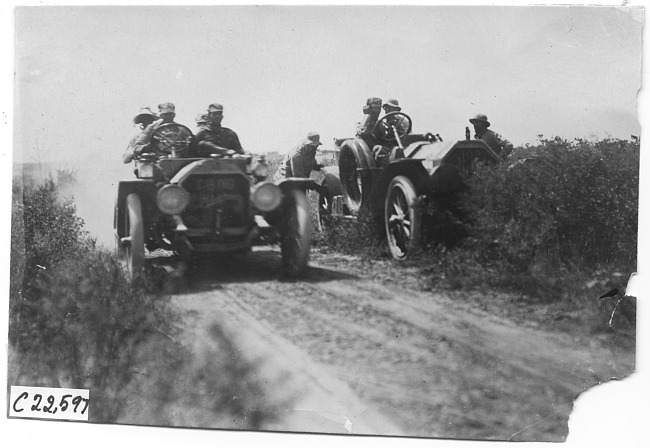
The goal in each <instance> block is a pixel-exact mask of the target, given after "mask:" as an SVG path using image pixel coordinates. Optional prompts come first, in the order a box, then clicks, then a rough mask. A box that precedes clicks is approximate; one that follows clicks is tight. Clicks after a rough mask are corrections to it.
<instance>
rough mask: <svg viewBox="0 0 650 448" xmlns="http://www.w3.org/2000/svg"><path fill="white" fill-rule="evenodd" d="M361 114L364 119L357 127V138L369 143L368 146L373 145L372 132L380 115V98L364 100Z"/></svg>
mask: <svg viewBox="0 0 650 448" xmlns="http://www.w3.org/2000/svg"><path fill="white" fill-rule="evenodd" d="M363 114H364V115H365V116H366V118H365V119H364V120H363V122H361V123H359V126H358V127H357V137H359V138H361V139H363V140H366V141H369V140H371V142H369V145H370V144H372V143H374V138H373V136H372V130H373V128H374V127H375V125H376V124H377V121H378V120H379V114H381V98H376V97H371V98H368V99H367V100H366V105H365V106H363Z"/></svg>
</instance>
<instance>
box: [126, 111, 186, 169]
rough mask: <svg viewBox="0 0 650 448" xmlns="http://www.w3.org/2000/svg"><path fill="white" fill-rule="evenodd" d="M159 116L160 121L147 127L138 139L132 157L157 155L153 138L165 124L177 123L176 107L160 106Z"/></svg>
mask: <svg viewBox="0 0 650 448" xmlns="http://www.w3.org/2000/svg"><path fill="white" fill-rule="evenodd" d="M158 115H159V116H160V119H159V120H156V121H154V122H153V123H151V124H150V125H149V126H147V127H146V128H145V129H144V131H142V133H141V134H140V135H139V136H138V138H137V139H136V141H135V143H134V145H133V152H132V156H139V155H140V154H142V153H143V152H153V153H157V151H156V148H153V147H152V145H150V144H151V136H152V135H153V133H154V132H155V131H156V129H158V128H159V127H160V126H162V125H163V124H165V123H175V121H174V118H175V117H176V106H174V104H173V103H161V104H159V105H158ZM127 163H128V162H127Z"/></svg>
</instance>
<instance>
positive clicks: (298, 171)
mask: <svg viewBox="0 0 650 448" xmlns="http://www.w3.org/2000/svg"><path fill="white" fill-rule="evenodd" d="M320 145H322V143H321V141H320V135H319V134H317V133H316V132H310V133H309V134H307V138H306V139H305V140H303V141H302V142H300V143H299V144H298V145H297V146H296V147H294V148H293V149H292V150H291V151H289V152H288V153H287V154H286V155H285V156H284V158H283V159H282V162H280V166H279V167H278V170H277V171H276V172H275V175H274V177H273V179H274V180H282V179H286V178H287V177H303V178H308V177H309V175H310V174H311V172H312V170H313V171H320V169H321V168H322V167H323V165H320V164H318V163H316V150H317V149H318V147H319V146H320Z"/></svg>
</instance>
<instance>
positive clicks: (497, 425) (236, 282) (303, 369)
mask: <svg viewBox="0 0 650 448" xmlns="http://www.w3.org/2000/svg"><path fill="white" fill-rule="evenodd" d="M256 255H257V254H253V256H252V257H251V258H253V259H252V260H250V259H249V261H247V263H248V264H247V265H246V266H243V267H242V269H244V270H247V271H248V272H249V274H250V275H248V276H247V274H244V273H242V272H241V271H238V274H237V275H236V276H235V278H232V277H227V274H228V273H226V274H225V276H222V275H220V274H217V277H216V279H217V283H215V279H214V278H199V279H198V281H197V282H196V284H195V285H194V286H195V287H196V286H198V289H203V290H204V291H202V292H196V293H192V294H187V295H184V296H183V297H182V302H183V307H184V308H186V309H194V310H196V311H198V312H199V313H200V314H201V315H202V316H203V317H202V318H201V319H202V322H203V324H201V323H197V325H198V326H201V325H207V322H221V323H222V324H223V325H225V326H227V327H228V328H230V329H231V331H233V333H235V334H237V340H238V341H240V342H239V343H240V344H241V346H242V356H243V355H245V356H249V357H250V356H253V357H255V358H257V359H258V361H259V363H260V365H261V366H263V369H262V371H264V372H265V374H266V375H269V376H270V377H271V376H275V377H277V378H279V377H282V376H283V375H284V376H287V375H288V376H289V377H291V378H292V379H291V380H290V381H289V382H288V383H287V382H286V381H285V385H286V384H293V386H294V387H291V386H286V387H287V390H286V394H285V395H291V394H293V395H295V396H298V397H303V400H302V403H303V404H299V405H298V406H297V407H295V408H294V409H293V411H291V412H287V413H286V416H285V417H286V418H285V419H284V420H283V423H281V424H279V426H278V428H282V429H281V430H292V431H306V432H340V431H341V430H342V428H343V429H345V431H347V432H349V425H350V424H351V425H352V428H353V430H354V432H355V433H370V434H398V433H400V432H401V433H404V434H407V435H410V436H423V437H454V438H457V437H463V438H479V439H509V438H512V440H537V441H542V440H549V441H551V440H552V441H560V440H564V438H565V437H566V434H567V432H568V427H567V420H568V415H569V413H570V411H571V409H572V407H573V399H574V397H575V396H576V395H578V394H579V393H580V392H581V391H582V390H584V389H585V388H586V387H589V386H590V385H593V384H597V383H599V382H602V381H606V380H608V379H610V378H612V377H623V376H625V374H627V373H628V372H629V371H630V370H631V368H632V366H633V359H630V358H629V356H626V355H618V354H614V353H611V351H608V350H606V349H603V348H600V347H598V346H597V345H594V344H589V343H585V342H584V341H576V340H574V339H573V338H571V337H570V336H568V335H556V334H551V333H547V332H544V331H542V330H537V329H532V328H522V327H520V326H518V325H516V324H514V323H513V322H511V321H508V320H505V319H502V318H500V317H497V316H493V315H489V314H486V313H484V312H481V311H475V310H472V309H470V308H469V307H468V306H466V305H464V304H462V303H457V302H454V301H453V300H452V299H451V298H450V297H449V296H448V295H445V294H435V293H422V292H418V291H412V290H408V289H405V288H402V287H397V286H393V285H385V284H380V283H378V282H376V281H374V280H368V279H364V278H362V277H360V276H358V275H354V274H353V272H354V269H349V270H348V269H341V268H340V266H339V265H337V269H332V268H331V267H329V266H327V265H326V264H313V265H312V267H311V268H310V270H309V273H308V275H307V277H306V278H305V279H304V280H303V281H296V282H287V281H280V279H278V277H277V275H276V274H275V273H274V272H275V268H270V266H271V265H270V264H269V263H274V264H276V263H277V259H275V257H277V255H269V256H266V255H261V256H256ZM339 264H340V263H339ZM208 277H210V276H208ZM219 280H221V282H219ZM215 287H216V289H215ZM179 302H180V300H179ZM305 397H307V398H305ZM319 403H320V404H319ZM296 408H298V409H318V410H320V411H321V412H320V414H319V413H318V412H303V411H300V412H296V411H295V409H296ZM301 413H302V414H303V415H302V416H300V415H299V414H301ZM307 414H311V417H310V418H311V420H310V418H307V419H305V418H302V417H305V416H306V415H307ZM314 415H316V416H317V417H318V418H322V419H325V420H329V421H331V422H333V426H332V425H330V426H327V425H324V424H322V423H318V422H316V421H315V420H314V419H313V418H312V417H314ZM346 419H347V420H346ZM292 425H293V426H292ZM346 425H347V426H346ZM305 428H306V429H305Z"/></svg>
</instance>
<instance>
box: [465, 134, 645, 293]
mask: <svg viewBox="0 0 650 448" xmlns="http://www.w3.org/2000/svg"><path fill="white" fill-rule="evenodd" d="M638 169H639V144H638V142H628V141H621V140H611V139H610V140H603V141H598V142H590V141H586V140H579V139H576V140H574V141H571V142H569V141H566V140H563V139H560V138H555V139H551V140H541V141H540V143H539V145H536V146H528V147H525V148H520V149H519V150H518V152H517V153H516V154H515V156H513V157H511V158H509V159H507V160H506V162H504V163H501V164H500V165H498V166H495V167H487V166H485V167H480V168H479V170H478V172H477V173H476V175H475V176H473V177H472V178H471V179H470V182H469V183H470V185H469V187H470V188H469V190H468V194H466V195H465V196H464V199H463V207H464V208H465V209H466V212H467V214H468V215H469V216H470V220H471V222H470V225H469V233H470V238H469V239H468V240H466V241H465V242H464V243H463V244H462V246H461V248H460V251H461V255H460V258H461V259H463V258H464V259H466V260H468V261H469V260H471V261H473V263H468V264H470V265H472V266H475V265H476V264H478V265H480V266H483V267H485V268H486V269H488V268H489V269H490V270H491V271H492V272H493V273H496V276H492V277H493V278H494V279H495V280H502V281H509V282H511V283H513V282H514V283H519V282H520V281H521V282H522V283H523V284H525V283H529V282H531V281H532V282H533V283H535V282H536V281H537V282H548V281H549V280H553V279H555V278H556V277H562V276H567V275H571V274H572V273H576V272H583V273H584V272H596V271H598V270H603V269H604V270H610V271H611V270H612V269H614V270H617V271H620V270H623V271H628V272H631V271H633V270H634V268H635V264H636V242H637V219H638V185H639V172H638ZM516 279H519V280H516ZM550 283H551V284H550V286H554V285H553V281H551V282H550Z"/></svg>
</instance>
